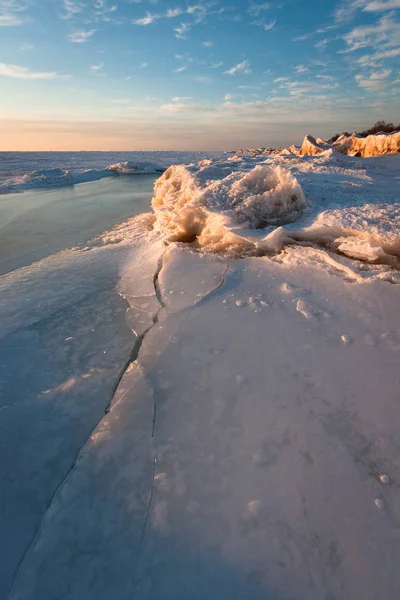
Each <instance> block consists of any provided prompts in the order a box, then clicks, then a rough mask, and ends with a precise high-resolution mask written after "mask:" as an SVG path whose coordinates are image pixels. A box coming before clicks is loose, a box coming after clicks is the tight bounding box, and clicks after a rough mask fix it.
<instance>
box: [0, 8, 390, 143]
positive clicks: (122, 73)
mask: <svg viewBox="0 0 400 600" xmlns="http://www.w3.org/2000/svg"><path fill="white" fill-rule="evenodd" d="M399 65H400V0H344V1H342V0H270V1H269V2H262V1H260V2H255V1H253V0H230V1H228V0H210V1H207V0H205V1H201V0H192V1H191V0H187V1H186V0H0V150H2V151H4V150H192V149H193V150H195V149H198V150H230V149H237V148H247V147H260V146H274V147H275V146H279V145H282V146H284V145H288V144H292V143H297V144H298V143H301V140H302V138H303V136H304V135H305V134H306V133H311V134H313V135H316V136H319V137H329V136H331V135H333V134H334V133H336V132H341V131H343V130H348V131H353V130H360V129H364V128H366V127H368V126H371V125H372V124H373V123H374V122H375V121H377V120H379V119H385V120H388V121H399V120H400V110H399V108H400V72H399Z"/></svg>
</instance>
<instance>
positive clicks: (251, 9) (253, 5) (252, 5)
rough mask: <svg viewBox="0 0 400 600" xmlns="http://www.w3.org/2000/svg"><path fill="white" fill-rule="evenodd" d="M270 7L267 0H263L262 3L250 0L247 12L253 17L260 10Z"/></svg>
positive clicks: (256, 15)
mask: <svg viewBox="0 0 400 600" xmlns="http://www.w3.org/2000/svg"><path fill="white" fill-rule="evenodd" d="M269 8H270V4H269V2H264V3H263V4H256V2H252V1H251V0H250V5H249V9H248V12H249V13H250V14H251V15H253V16H254V17H258V15H259V14H260V12H261V11H263V10H268V9H269Z"/></svg>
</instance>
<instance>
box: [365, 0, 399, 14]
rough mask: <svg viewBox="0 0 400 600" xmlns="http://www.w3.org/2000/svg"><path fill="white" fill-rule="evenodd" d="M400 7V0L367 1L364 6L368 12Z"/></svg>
mask: <svg viewBox="0 0 400 600" xmlns="http://www.w3.org/2000/svg"><path fill="white" fill-rule="evenodd" d="M396 8H400V0H381V1H380V2H367V4H366V6H365V7H364V9H363V10H364V11H366V12H380V11H383V10H393V9H396Z"/></svg>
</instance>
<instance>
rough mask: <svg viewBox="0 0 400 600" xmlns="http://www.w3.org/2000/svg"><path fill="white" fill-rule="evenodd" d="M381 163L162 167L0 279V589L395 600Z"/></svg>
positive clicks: (394, 458)
mask: <svg viewBox="0 0 400 600" xmlns="http://www.w3.org/2000/svg"><path fill="white" fill-rule="evenodd" d="M398 168H399V157H384V158H374V159H364V160H362V159H357V158H352V157H347V156H341V155H333V154H332V153H326V154H324V155H320V156H318V157H297V156H290V155H288V154H284V155H277V156H274V157H265V156H263V157H257V158H249V157H247V156H245V155H241V156H234V157H232V159H230V160H226V159H222V160H218V161H213V162H207V163H205V162H202V163H200V164H198V165H193V166H179V167H178V166H176V167H171V168H170V169H169V170H167V171H166V172H165V173H164V174H163V175H162V177H161V178H160V179H159V180H158V181H157V183H156V186H155V193H154V198H153V207H154V214H148V215H141V216H138V217H135V218H133V219H131V220H130V221H128V222H126V223H122V224H120V225H118V226H117V227H116V228H114V229H113V230H112V231H109V232H105V233H104V234H103V235H101V236H99V237H98V238H97V239H96V240H93V241H92V242H89V244H88V246H87V250H86V251H84V249H83V248H81V249H76V250H69V251H64V252H63V253H61V254H58V255H54V256H51V257H48V258H47V259H45V260H42V261H40V262H38V263H36V264H35V265H33V266H31V267H25V268H22V269H19V270H17V271H15V272H14V273H10V274H8V275H6V276H3V277H2V278H1V280H0V281H1V283H2V286H3V288H2V302H1V304H0V316H1V323H2V328H3V331H2V339H1V340H0V348H1V350H2V352H3V357H4V360H3V361H2V362H3V363H4V365H5V367H4V375H3V379H4V378H5V381H6V383H7V390H8V391H7V394H6V395H5V396H4V397H6V398H7V402H6V403H5V407H4V410H2V413H3V414H2V423H3V428H4V432H5V433H4V437H3V435H2V437H1V439H2V443H4V449H3V452H2V456H4V457H5V459H4V460H3V461H2V465H1V468H0V476H1V478H2V483H3V484H4V485H3V486H2V489H3V492H2V503H3V506H4V507H5V509H6V510H3V511H2V516H3V515H6V519H4V517H3V519H4V521H3V525H2V535H1V536H0V544H1V546H0V552H1V556H2V557H4V560H3V561H2V564H3V572H2V577H1V580H2V588H1V590H0V597H4V598H6V597H8V598H9V600H28V599H29V600H31V599H32V598H40V599H41V600H50V599H57V598H65V599H68V600H72V599H73V600H81V599H82V598H85V600H86V599H87V600H90V599H93V600H94V599H96V600H99V599H104V600H105V599H108V598H110V597H115V598H118V599H119V600H124V599H126V600H128V599H129V600H130V599H131V598H137V599H139V600H158V599H161V598H163V599H164V598H174V599H179V598H193V599H196V598H198V599H202V600H203V599H204V598H210V599H214V598H215V599H217V598H218V599H219V600H220V599H221V598H229V599H233V598H237V599H242V598H249V599H254V600H256V599H257V600H261V599H262V600H267V599H270V598H302V599H307V600H320V599H321V598H340V599H341V600H354V598H362V599H363V600H376V598H378V597H379V598H387V599H390V600H391V599H392V598H393V599H394V598H397V595H398V590H399V586H400V576H399V573H398V567H397V562H398V561H397V556H398V552H399V539H398V522H399V519H400V512H399V506H400V504H399V498H398V496H399V492H398V486H399V484H400V472H399V470H400V460H399V456H400V454H399V450H400V448H399V443H398V429H399V414H398V400H399V392H398V390H399V384H400V378H399V360H400V319H399V315H398V307H399V294H400V287H399V285H397V284H398V283H399V282H400V278H399V270H398V269H399V265H398V261H399V252H398V243H399V237H400V236H399V213H398V200H399V176H398V173H399V171H398ZM292 195H295V196H296V200H295V201H291V200H290V198H291V196H292ZM117 291H118V293H119V297H117V295H116V292H117ZM5 294H7V296H6V295H5ZM10 297H12V298H13V302H9V301H8V300H7V298H10ZM103 311H104V312H103ZM125 311H126V321H125V322H123V321H124V319H123V318H122V316H123V313H125ZM118 315H120V316H118ZM127 325H128V326H129V330H128V327H127ZM92 329H95V331H94V332H92V331H91V330H92ZM71 346H72V347H71ZM104 352H105V354H104ZM9 404H10V406H8V405H9ZM11 404H12V407H11ZM11 410H12V412H7V411H11ZM8 414H9V415H10V416H9V419H10V421H9V422H6V421H4V418H5V416H6V417H7V415H8ZM16 431H18V432H20V433H19V434H18V435H16V434H15V432H16ZM3 440H4V442H3ZM6 451H7V452H6ZM16 499H17V500H16ZM10 588H11V591H10V593H9V595H8V596H7V594H8V590H9V589H10Z"/></svg>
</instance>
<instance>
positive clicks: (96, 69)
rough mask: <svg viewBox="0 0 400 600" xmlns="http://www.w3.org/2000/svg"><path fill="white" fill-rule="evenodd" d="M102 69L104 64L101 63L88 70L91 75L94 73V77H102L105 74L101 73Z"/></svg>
mask: <svg viewBox="0 0 400 600" xmlns="http://www.w3.org/2000/svg"><path fill="white" fill-rule="evenodd" d="M103 67H104V63H102V62H101V63H99V64H98V65H91V66H90V70H91V71H92V73H95V74H96V75H100V76H103V77H104V75H105V73H103Z"/></svg>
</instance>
